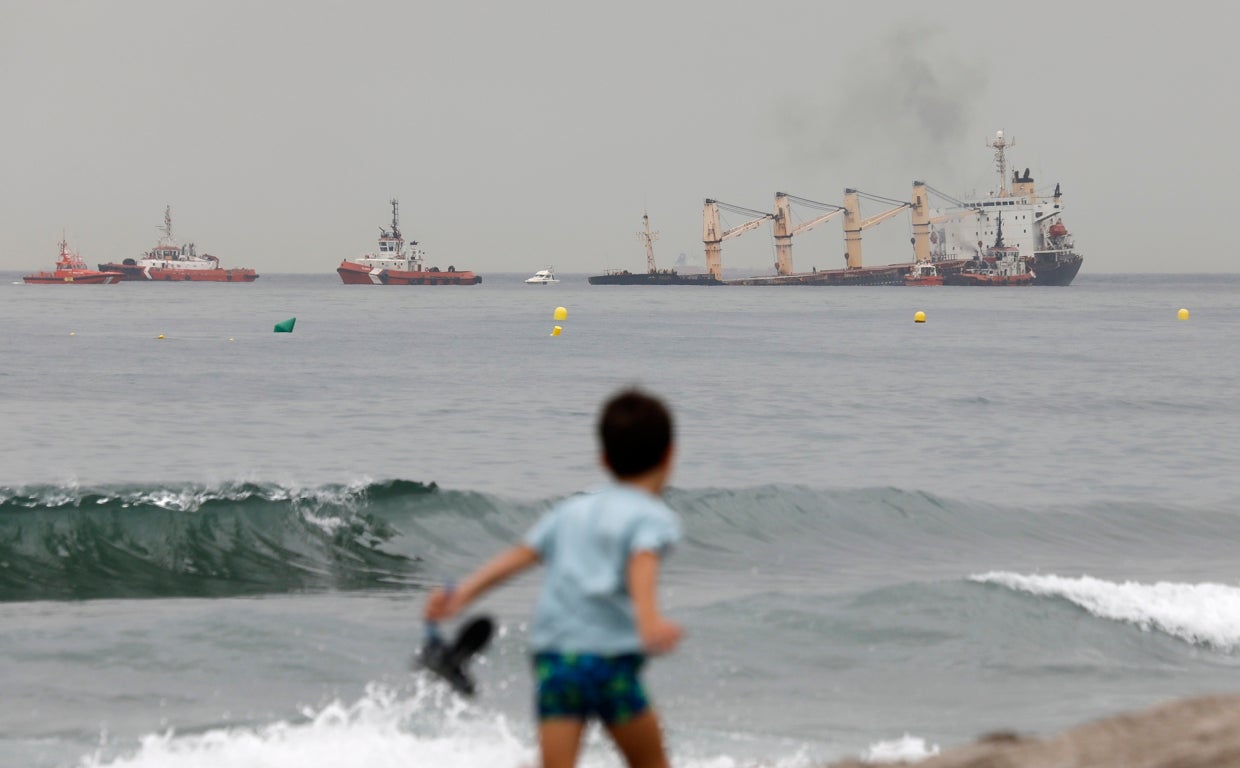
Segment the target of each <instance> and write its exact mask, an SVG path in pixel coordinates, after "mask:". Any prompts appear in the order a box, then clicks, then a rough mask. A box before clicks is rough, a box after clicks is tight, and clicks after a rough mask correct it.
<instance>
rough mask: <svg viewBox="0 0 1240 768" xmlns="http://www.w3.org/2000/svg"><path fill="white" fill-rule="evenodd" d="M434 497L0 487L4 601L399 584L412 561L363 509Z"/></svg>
mask: <svg viewBox="0 0 1240 768" xmlns="http://www.w3.org/2000/svg"><path fill="white" fill-rule="evenodd" d="M436 491H437V489H436V487H435V486H434V485H433V484H431V485H423V484H420V483H414V482H408V481H393V482H388V483H380V484H369V485H358V486H324V487H320V488H314V489H308V490H298V489H291V488H285V487H280V486H276V485H260V484H253V483H240V484H230V485H223V486H219V487H204V486H194V485H184V486H175V487H154V488H111V489H106V488H93V489H79V488H66V487H34V488H27V489H21V490H13V489H0V600H33V599H59V598H93V597H156V596H170V595H191V596H195V595H237V594H247V593H257V592H287V591H299V590H307V589H325V588H334V589H349V588H377V587H385V586H398V585H401V584H405V583H408V581H409V579H410V578H411V577H412V575H413V574H414V573H415V572H416V569H417V557H416V556H412V557H411V556H409V555H406V554H402V553H399V552H393V551H388V550H387V549H386V548H385V546H386V544H387V543H388V542H389V541H390V540H391V539H392V538H393V537H394V536H395V535H396V529H394V528H393V527H392V526H391V525H390V524H389V523H388V522H386V521H384V520H383V519H381V518H379V517H377V516H375V515H374V514H371V513H370V512H369V511H368V509H367V506H368V504H369V503H371V502H375V501H391V500H398V501H400V500H415V499H417V498H419V497H425V496H427V495H430V494H434V493H436Z"/></svg>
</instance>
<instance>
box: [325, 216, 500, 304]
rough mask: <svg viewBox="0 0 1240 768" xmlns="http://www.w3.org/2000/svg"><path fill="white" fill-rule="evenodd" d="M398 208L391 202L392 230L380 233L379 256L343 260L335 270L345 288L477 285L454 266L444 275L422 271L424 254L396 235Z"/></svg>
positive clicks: (475, 277) (413, 243)
mask: <svg viewBox="0 0 1240 768" xmlns="http://www.w3.org/2000/svg"><path fill="white" fill-rule="evenodd" d="M399 224H400V205H399V203H397V201H396V199H395V198H393V199H392V229H391V230H386V229H382V228H381V229H380V230H379V232H380V234H379V252H378V253H368V254H366V255H364V256H360V257H358V258H356V259H345V260H344V261H342V262H340V266H339V267H338V268H337V269H336V272H337V274H339V275H340V279H341V280H342V281H344V283H345V284H346V285H477V284H478V283H481V282H482V278H481V277H479V276H478V275H475V274H474V273H473V272H470V271H468V270H466V271H464V272H458V271H457V269H456V267H455V266H449V267H448V269H447V271H443V270H441V269H440V268H439V267H425V266H424V265H423V264H424V262H425V260H426V254H425V253H423V251H422V249H421V248H419V247H418V241H416V240H410V241H409V243H408V245H406V244H405V238H404V237H402V236H401V234H400V226H399Z"/></svg>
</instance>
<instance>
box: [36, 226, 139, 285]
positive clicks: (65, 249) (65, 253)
mask: <svg viewBox="0 0 1240 768" xmlns="http://www.w3.org/2000/svg"><path fill="white" fill-rule="evenodd" d="M22 279H23V280H25V281H26V282H27V283H30V284H31V285H111V284H112V283H119V282H120V281H121V280H122V275H121V273H120V272H96V271H95V270H93V269H89V268H87V266H86V262H84V261H82V257H81V256H78V255H77V254H76V253H74V252H73V251H71V250H69V243H68V241H66V240H65V238H64V236H63V235H62V236H61V238H60V258H59V259H57V260H56V269H55V270H54V271H52V272H35V273H34V274H33V275H26V276H25V277H23V278H22Z"/></svg>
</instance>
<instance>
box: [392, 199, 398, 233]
mask: <svg viewBox="0 0 1240 768" xmlns="http://www.w3.org/2000/svg"><path fill="white" fill-rule="evenodd" d="M399 222H400V202H399V201H397V199H396V198H394V197H393V198H392V237H400V227H399V226H398V225H399Z"/></svg>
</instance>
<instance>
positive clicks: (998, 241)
mask: <svg viewBox="0 0 1240 768" xmlns="http://www.w3.org/2000/svg"><path fill="white" fill-rule="evenodd" d="M1002 247H1003V214H1002V213H1001V214H999V223H998V224H997V225H996V227H995V248H1002Z"/></svg>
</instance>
